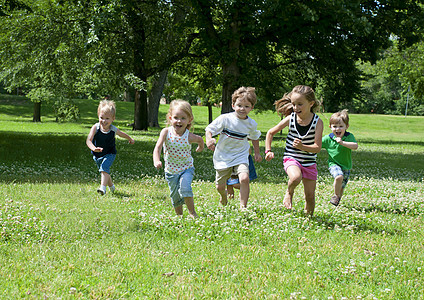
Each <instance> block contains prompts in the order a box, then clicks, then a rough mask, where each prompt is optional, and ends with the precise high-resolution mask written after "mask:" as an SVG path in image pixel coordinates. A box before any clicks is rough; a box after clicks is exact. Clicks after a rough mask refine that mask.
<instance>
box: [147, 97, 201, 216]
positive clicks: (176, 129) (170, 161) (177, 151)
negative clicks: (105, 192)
mask: <svg viewBox="0 0 424 300" xmlns="http://www.w3.org/2000/svg"><path fill="white" fill-rule="evenodd" d="M166 120H167V123H168V125H171V126H169V127H166V128H164V129H162V131H161V133H160V135H159V139H158V141H157V143H156V146H155V149H154V150H153V163H154V165H155V168H157V169H160V168H162V162H161V160H160V153H161V151H162V147H163V148H164V149H163V152H164V160H165V179H166V181H167V182H168V186H169V191H170V197H171V200H172V205H173V206H174V210H175V213H176V214H177V215H178V216H182V215H183V204H184V203H185V205H186V206H187V209H188V213H189V215H190V217H192V218H197V213H196V210H195V209H194V199H193V191H192V189H191V182H192V180H193V176H194V165H193V157H192V156H191V144H192V143H196V144H197V145H198V146H197V149H196V152H201V151H202V150H203V148H204V142H203V139H202V137H200V136H198V135H196V134H193V133H191V132H190V131H189V129H190V127H191V125H192V122H193V112H192V110H191V106H190V104H189V103H188V102H186V101H183V100H174V101H172V102H171V103H170V105H169V110H168V114H167V115H166Z"/></svg>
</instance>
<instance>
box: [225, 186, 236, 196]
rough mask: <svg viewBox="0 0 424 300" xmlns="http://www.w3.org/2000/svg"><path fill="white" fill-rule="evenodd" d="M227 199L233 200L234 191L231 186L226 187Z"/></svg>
mask: <svg viewBox="0 0 424 300" xmlns="http://www.w3.org/2000/svg"><path fill="white" fill-rule="evenodd" d="M227 197H228V199H234V189H233V187H232V186H231V185H228V186H227Z"/></svg>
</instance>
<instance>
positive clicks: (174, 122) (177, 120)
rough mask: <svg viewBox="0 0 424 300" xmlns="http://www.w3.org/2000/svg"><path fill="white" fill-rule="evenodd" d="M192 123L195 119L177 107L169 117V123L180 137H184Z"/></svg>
mask: <svg viewBox="0 0 424 300" xmlns="http://www.w3.org/2000/svg"><path fill="white" fill-rule="evenodd" d="M192 121H193V119H192V118H190V116H189V115H188V114H187V113H186V112H185V111H184V110H182V109H181V108H180V107H175V108H174V109H173V110H172V113H171V114H170V116H169V123H170V124H171V126H172V127H174V130H175V133H176V134H178V135H183V134H184V132H185V130H186V129H187V126H188V125H189V124H190V123H191V122H192Z"/></svg>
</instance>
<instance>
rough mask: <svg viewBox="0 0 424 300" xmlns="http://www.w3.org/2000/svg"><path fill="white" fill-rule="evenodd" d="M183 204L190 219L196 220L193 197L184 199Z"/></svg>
mask: <svg viewBox="0 0 424 300" xmlns="http://www.w3.org/2000/svg"><path fill="white" fill-rule="evenodd" d="M184 202H185V204H186V206H187V209H188V213H189V215H190V217H192V218H193V219H194V218H197V217H198V215H197V213H196V210H195V209H194V199H193V197H184ZM181 213H182V209H181Z"/></svg>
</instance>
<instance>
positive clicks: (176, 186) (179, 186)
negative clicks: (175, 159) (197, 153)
mask: <svg viewBox="0 0 424 300" xmlns="http://www.w3.org/2000/svg"><path fill="white" fill-rule="evenodd" d="M193 176H194V168H189V169H187V170H184V171H182V172H180V173H178V174H171V173H166V172H165V179H166V181H167V182H168V186H169V192H170V195H169V196H170V197H171V200H172V205H173V206H174V207H178V206H181V205H183V204H184V198H185V197H193V190H192V189H191V182H192V181H193Z"/></svg>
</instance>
